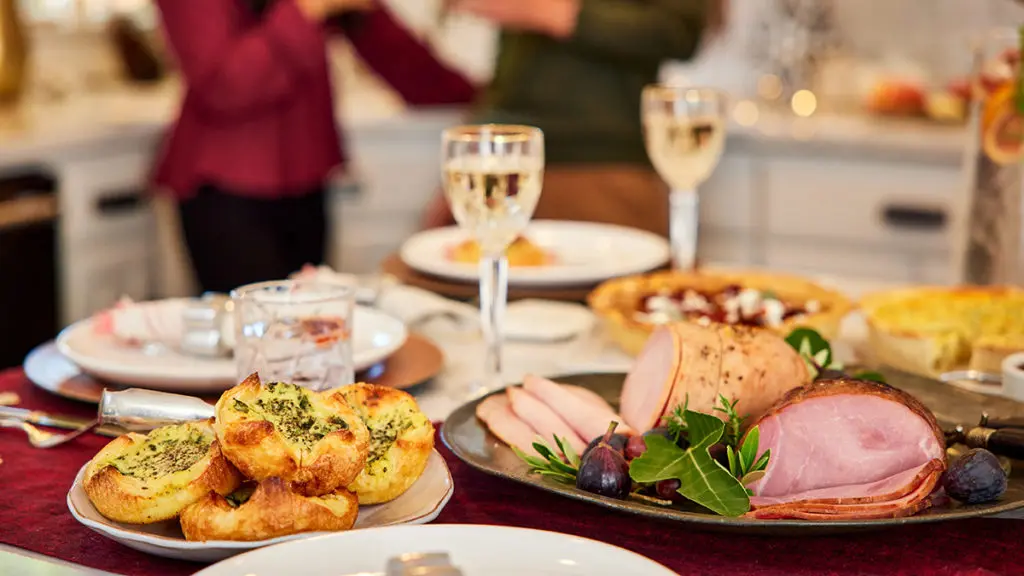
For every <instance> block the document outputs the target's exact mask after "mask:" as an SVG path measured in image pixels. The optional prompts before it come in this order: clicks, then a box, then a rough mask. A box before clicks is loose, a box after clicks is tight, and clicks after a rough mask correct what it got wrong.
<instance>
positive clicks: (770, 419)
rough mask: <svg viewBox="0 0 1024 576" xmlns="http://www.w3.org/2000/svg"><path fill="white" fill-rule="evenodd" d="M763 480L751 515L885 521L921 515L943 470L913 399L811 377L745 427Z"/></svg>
mask: <svg viewBox="0 0 1024 576" xmlns="http://www.w3.org/2000/svg"><path fill="white" fill-rule="evenodd" d="M753 424H754V425H757V426H758V428H759V431H760V444H759V446H758V451H759V453H764V451H765V450H769V449H770V450H771V453H772V456H771V459H770V461H769V463H768V468H767V469H766V470H765V475H764V476H763V477H762V478H761V479H760V480H758V481H757V482H755V483H753V484H751V485H750V488H751V489H752V490H753V492H754V496H753V497H752V498H751V506H752V507H753V508H754V511H753V512H751V513H750V514H751V515H752V516H754V517H756V518H800V519H813V520H817V519H826V520H827V519H832V520H852V519H870V518H891V517H898V516H906V515H910V514H914V513H916V512H918V511H920V510H923V509H924V508H927V507H928V506H929V504H930V502H931V500H930V499H929V496H930V494H931V493H932V491H933V490H934V489H935V486H936V484H937V483H938V481H939V478H940V477H941V475H942V473H943V472H944V471H945V468H946V451H945V439H944V437H943V434H942V430H941V429H940V428H939V426H938V423H937V422H936V421H935V416H934V415H932V413H931V412H930V411H928V409H927V408H925V406H924V405H923V404H921V403H920V402H919V401H918V400H917V399H916V398H914V397H913V396H910V395H909V394H907V393H905V392H902V391H900V390H897V389H895V388H892V387H891V386H887V385H885V384H879V383H876V382H866V381H861V380H853V379H837V380H820V381H817V382H814V383H812V384H808V385H806V386H803V387H800V388H797V389H794V390H792V391H790V392H789V393H787V394H786V396H785V397H784V398H783V399H782V400H780V401H779V402H778V403H777V404H775V405H774V406H773V407H772V408H771V409H770V410H769V411H768V412H767V413H766V414H765V415H764V416H762V417H761V418H760V419H759V420H757V421H755V422H754V423H753Z"/></svg>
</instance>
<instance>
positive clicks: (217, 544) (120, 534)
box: [64, 448, 455, 550]
mask: <svg viewBox="0 0 1024 576" xmlns="http://www.w3.org/2000/svg"><path fill="white" fill-rule="evenodd" d="M431 457H436V458H438V460H439V461H440V462H441V468H442V469H443V470H444V474H445V477H446V478H447V479H448V489H447V490H446V491H445V493H444V495H443V496H442V497H441V499H440V500H438V502H437V503H436V504H435V505H434V507H433V508H431V510H430V512H428V513H426V514H423V515H421V516H417V517H415V518H412V519H410V520H408V521H406V522H403V523H401V524H395V525H394V526H410V525H415V524H423V523H426V522H430V521H432V520H434V519H435V518H437V517H438V516H439V515H440V514H441V512H442V511H443V510H444V509H445V507H446V506H447V505H448V502H449V501H450V500H451V499H452V496H453V495H454V494H455V479H454V478H453V477H452V471H451V469H450V468H448V463H447V462H445V460H444V457H443V456H441V453H440V452H438V451H437V449H436V448H434V449H433V450H432V454H431ZM87 466H89V463H88V462H86V463H85V464H83V465H82V467H81V468H80V469H79V470H78V474H76V475H75V480H74V482H72V484H71V488H69V489H68V493H67V495H66V496H65V497H64V501H65V503H66V504H67V507H68V511H70V512H71V516H73V517H74V518H75V520H76V521H78V523H79V524H82V525H83V526H85V527H87V528H89V529H90V530H93V531H94V532H97V533H99V534H101V535H103V536H104V537H105V538H108V539H111V540H115V541H117V540H129V541H131V542H136V543H139V544H148V545H151V546H157V547H160V548H164V549H168V550H210V549H228V550H255V549H257V548H263V547H266V546H273V545H275V544H281V543H284V542H290V541H292V540H299V539H304V538H315V537H320V536H330V535H332V534H336V532H302V533H299V534H290V535H287V536H278V537H277V538H270V539H267V540H244V541H242V540H207V541H205V542H193V541H189V540H182V539H179V538H169V537H167V536H158V535H154V534H146V533H142V532H136V531H133V530H126V529H124V528H120V527H117V526H113V525H111V524H106V523H104V522H99V521H97V520H92V519H90V518H86V517H85V516H84V515H83V514H82V512H81V511H80V510H78V508H77V507H75V503H74V502H73V501H72V500H71V494H72V492H74V491H75V489H76V488H78V487H80V486H81V485H82V476H84V475H85V469H86V467H87ZM83 490H84V489H83ZM384 505H386V504H384ZM388 527H389V526H374V527H373V528H359V529H358V530H377V529H379V528H388ZM346 532H347V530H346Z"/></svg>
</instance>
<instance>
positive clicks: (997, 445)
mask: <svg viewBox="0 0 1024 576" xmlns="http://www.w3.org/2000/svg"><path fill="white" fill-rule="evenodd" d="M965 443H966V444H967V445H968V446H970V447H971V448H984V449H986V450H988V451H989V452H991V453H993V454H997V455H999V456H1006V457H1007V458H1014V459H1018V460H1021V459H1024V430H1020V429H1016V428H1003V429H1001V430H994V429H992V428H974V429H973V430H971V431H970V432H968V433H967V439H966V442H965Z"/></svg>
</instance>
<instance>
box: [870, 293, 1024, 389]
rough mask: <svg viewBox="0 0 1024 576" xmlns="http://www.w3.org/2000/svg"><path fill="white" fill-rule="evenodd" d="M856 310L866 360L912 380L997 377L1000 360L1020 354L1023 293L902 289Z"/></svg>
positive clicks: (878, 296) (1023, 337)
mask: <svg viewBox="0 0 1024 576" xmlns="http://www.w3.org/2000/svg"><path fill="white" fill-rule="evenodd" d="M860 307H861V309H862V310H863V312H864V316H865V319H866V321H867V325H868V346H869V348H870V349H869V351H868V352H869V354H870V355H871V356H872V357H873V359H874V360H876V361H879V362H881V363H883V364H886V365H889V366H892V367H894V368H898V369H900V370H904V371H907V372H911V373H913V374H919V375H922V376H937V375H939V374H941V373H942V372H946V371H949V370H959V369H971V370H980V371H983V372H993V373H1001V372H1002V366H1001V365H1002V361H1003V358H1005V357H1006V356H1008V355H1010V354H1012V353H1014V352H1021V351H1024V291H1022V290H1020V289H1017V288H1013V287H1006V286H962V287H936V286H926V287H917V288H905V289H899V290H890V291H885V292H878V293H875V294H870V295H868V296H865V297H864V298H862V299H861V302H860Z"/></svg>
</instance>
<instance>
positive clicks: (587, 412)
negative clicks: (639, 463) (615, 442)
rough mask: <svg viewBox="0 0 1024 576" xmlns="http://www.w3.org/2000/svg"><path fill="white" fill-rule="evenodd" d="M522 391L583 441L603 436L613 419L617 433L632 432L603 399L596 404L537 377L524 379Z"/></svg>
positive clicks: (559, 385)
mask: <svg viewBox="0 0 1024 576" xmlns="http://www.w3.org/2000/svg"><path fill="white" fill-rule="evenodd" d="M523 388H524V389H525V390H526V391H527V392H529V393H530V394H532V395H534V396H536V397H537V398H538V399H540V400H541V401H542V402H544V403H545V404H547V405H548V406H549V407H550V408H551V409H552V410H553V411H554V412H555V413H556V414H558V415H559V416H560V417H561V418H562V420H564V421H565V422H566V423H567V424H568V425H569V427H570V428H572V429H573V431H574V432H576V433H577V434H578V435H579V436H580V437H581V438H583V439H584V440H590V439H592V438H596V437H598V436H601V435H602V434H604V433H605V432H606V431H607V430H608V423H609V422H611V421H613V420H614V421H616V422H619V423H620V426H619V427H618V428H617V429H616V431H617V432H619V433H621V434H630V433H632V429H631V428H630V427H629V426H627V425H626V424H625V423H623V422H622V417H620V416H619V415H618V414H616V413H615V411H614V410H612V407H611V406H609V405H608V403H607V402H605V401H604V400H601V402H600V404H599V403H597V402H595V401H593V400H592V399H584V398H582V397H581V396H580V395H579V394H574V393H573V391H572V390H570V389H569V387H568V386H564V385H562V384H558V383H555V382H552V381H551V380H548V379H547V378H541V377H540V376H533V375H528V376H526V378H524V379H523ZM510 392H511V389H510Z"/></svg>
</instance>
